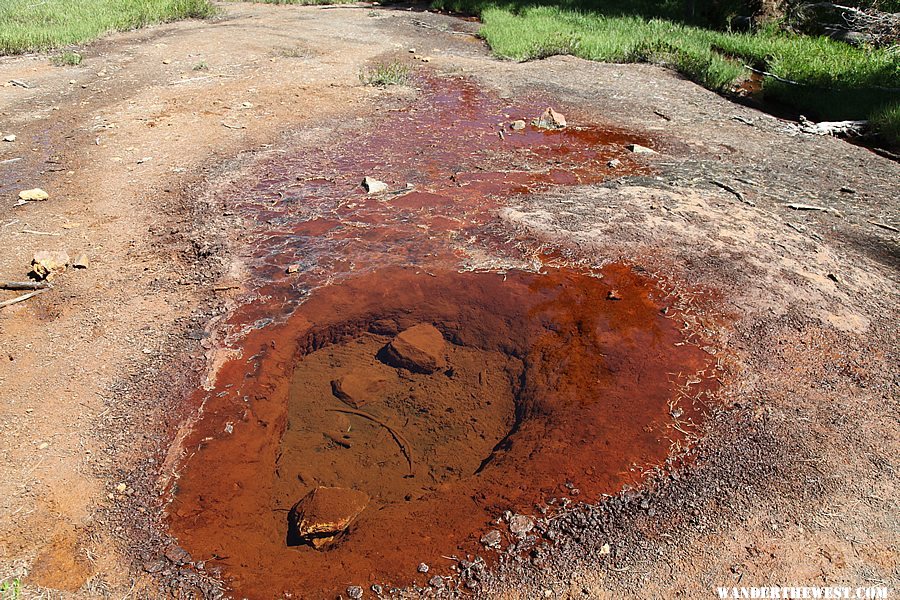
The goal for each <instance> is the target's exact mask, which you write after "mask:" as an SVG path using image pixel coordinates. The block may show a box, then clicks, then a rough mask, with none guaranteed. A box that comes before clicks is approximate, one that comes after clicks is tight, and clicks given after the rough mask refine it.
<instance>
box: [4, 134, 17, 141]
mask: <svg viewBox="0 0 900 600" xmlns="http://www.w3.org/2000/svg"><path fill="white" fill-rule="evenodd" d="M3 141H4V142H14V141H16V136H14V135H13V134H9V135H7V136H4V137H3Z"/></svg>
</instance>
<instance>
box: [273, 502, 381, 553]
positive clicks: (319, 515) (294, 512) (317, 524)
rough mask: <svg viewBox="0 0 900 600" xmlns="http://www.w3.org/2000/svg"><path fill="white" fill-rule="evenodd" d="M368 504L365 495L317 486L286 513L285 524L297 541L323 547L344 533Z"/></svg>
mask: <svg viewBox="0 0 900 600" xmlns="http://www.w3.org/2000/svg"><path fill="white" fill-rule="evenodd" d="M368 505H369V495H368V494H366V493H365V492H360V491H359V490H351V489H349V488H340V487H317V488H316V489H314V490H313V491H311V492H310V493H308V494H307V495H306V496H304V497H303V498H302V499H301V500H300V501H299V502H297V503H296V504H295V505H294V506H293V507H292V508H291V510H290V512H289V513H288V526H289V527H290V530H291V534H292V536H293V537H294V538H295V540H296V541H297V542H299V543H307V544H311V545H312V546H313V547H314V548H317V549H319V548H324V547H326V546H328V545H330V544H332V543H333V542H334V541H335V539H336V538H337V537H338V536H339V535H340V534H342V533H343V532H345V531H346V530H347V529H348V528H349V527H350V524H351V523H353V521H355V520H356V518H357V517H358V516H359V515H360V513H362V511H364V510H365V509H366V506H368Z"/></svg>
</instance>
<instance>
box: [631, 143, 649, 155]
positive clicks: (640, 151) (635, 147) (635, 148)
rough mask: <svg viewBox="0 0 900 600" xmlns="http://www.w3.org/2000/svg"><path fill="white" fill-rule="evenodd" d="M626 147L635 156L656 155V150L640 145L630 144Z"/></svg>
mask: <svg viewBox="0 0 900 600" xmlns="http://www.w3.org/2000/svg"><path fill="white" fill-rule="evenodd" d="M625 147H626V148H628V149H629V150H631V151H632V152H634V153H635V154H656V150H653V149H651V148H648V147H647V146H641V145H640V144H628V145H627V146H625Z"/></svg>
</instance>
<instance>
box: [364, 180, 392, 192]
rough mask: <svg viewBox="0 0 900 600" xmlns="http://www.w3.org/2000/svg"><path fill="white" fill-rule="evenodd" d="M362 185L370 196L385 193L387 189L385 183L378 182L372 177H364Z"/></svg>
mask: <svg viewBox="0 0 900 600" xmlns="http://www.w3.org/2000/svg"><path fill="white" fill-rule="evenodd" d="M362 185H363V187H364V188H366V191H367V192H369V193H370V194H380V193H382V192H384V191H387V187H388V186H387V184H386V183H385V182H383V181H378V180H377V179H375V178H374V177H366V178H365V179H363V182H362Z"/></svg>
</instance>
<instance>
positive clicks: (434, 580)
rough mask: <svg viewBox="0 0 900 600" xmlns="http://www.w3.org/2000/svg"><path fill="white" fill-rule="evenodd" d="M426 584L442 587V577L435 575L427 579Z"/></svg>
mask: <svg viewBox="0 0 900 600" xmlns="http://www.w3.org/2000/svg"><path fill="white" fill-rule="evenodd" d="M428 585H430V586H431V587H433V588H437V589H442V588H443V587H444V578H443V577H441V576H439V575H435V576H434V577H432V578H431V579H429V580H428Z"/></svg>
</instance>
